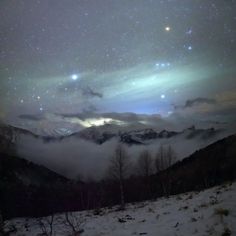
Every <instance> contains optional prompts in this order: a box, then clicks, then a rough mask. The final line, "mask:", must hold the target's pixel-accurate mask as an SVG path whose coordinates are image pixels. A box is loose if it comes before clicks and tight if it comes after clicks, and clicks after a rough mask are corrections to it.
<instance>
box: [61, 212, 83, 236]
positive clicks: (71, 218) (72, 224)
mask: <svg viewBox="0 0 236 236" xmlns="http://www.w3.org/2000/svg"><path fill="white" fill-rule="evenodd" d="M63 223H64V225H65V226H66V227H67V228H69V229H70V230H71V235H72V236H80V235H81V233H83V232H84V230H83V229H82V228H81V227H82V225H84V224H85V221H84V219H82V218H81V217H80V216H78V215H76V214H74V213H72V212H69V213H68V212H66V213H65V220H64V221H63Z"/></svg>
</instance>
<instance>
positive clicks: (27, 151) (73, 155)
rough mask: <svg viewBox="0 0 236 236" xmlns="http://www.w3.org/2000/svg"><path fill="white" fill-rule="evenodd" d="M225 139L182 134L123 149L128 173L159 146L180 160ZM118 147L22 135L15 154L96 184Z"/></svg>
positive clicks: (66, 174)
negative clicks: (168, 147) (143, 154)
mask: <svg viewBox="0 0 236 236" xmlns="http://www.w3.org/2000/svg"><path fill="white" fill-rule="evenodd" d="M224 136H226V133H220V134H219V135H218V136H215V137H214V138H212V139H207V140H206V139H204V140H203V139H201V138H199V137H195V138H193V139H186V134H184V133H183V134H181V135H178V136H175V137H172V138H169V139H167V138H162V139H156V140H153V141H152V143H150V144H147V145H131V146H128V145H126V144H124V145H125V147H126V150H127V152H128V154H129V156H130V159H131V163H133V165H132V167H131V168H130V169H131V171H133V172H135V168H133V167H134V166H135V160H136V159H137V157H138V155H139V154H140V152H141V151H142V150H144V149H148V150H149V151H150V152H151V153H152V157H153V159H154V157H155V155H156V153H157V151H158V148H159V146H160V145H161V144H162V145H171V146H172V147H173V149H174V150H175V152H176V154H177V160H181V159H183V158H184V157H187V156H189V155H190V154H191V153H193V152H194V151H196V150H198V149H200V148H203V147H205V146H207V145H208V144H210V143H212V142H214V141H216V140H218V139H219V138H222V137H224ZM117 144H118V138H113V139H111V140H109V141H107V142H105V143H103V144H101V145H99V144H95V143H93V142H91V141H86V140H83V139H81V138H76V137H68V138H66V139H63V140H61V141H54V142H49V143H46V142H44V141H43V140H42V139H37V138H34V137H31V136H28V135H21V137H20V138H19V141H18V148H17V150H18V154H19V155H20V156H21V157H23V158H26V159H28V160H30V161H32V162H34V163H37V164H40V165H43V166H46V167H48V168H49V169H51V170H54V171H55V172H57V173H60V174H62V175H64V176H66V177H69V178H73V179H81V180H84V181H86V180H91V179H92V180H99V179H101V178H103V177H104V176H105V174H106V170H107V167H108V163H109V158H110V157H111V156H112V155H113V152H114V149H115V147H116V145H117Z"/></svg>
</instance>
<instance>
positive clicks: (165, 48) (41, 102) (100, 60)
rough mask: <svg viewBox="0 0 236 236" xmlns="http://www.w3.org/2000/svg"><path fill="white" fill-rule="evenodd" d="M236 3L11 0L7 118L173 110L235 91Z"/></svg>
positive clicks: (5, 11)
mask: <svg viewBox="0 0 236 236" xmlns="http://www.w3.org/2000/svg"><path fill="white" fill-rule="evenodd" d="M235 12H236V1H234V0H225V1H222V0H214V1H213V0H209V1H197V0H183V1H177V0H166V1H162V0H157V1H153V0H147V1H146V0H145V1H142V0H138V1H125V0H121V1H115V0H114V1H113V0H111V1H103V0H98V1H97V0H91V1H74V0H69V1H68V0H67V1H66V0H62V1H57V0H51V1H43V0H37V1H31V0H19V1H2V2H1V3H0V15H1V22H0V29H1V30H0V73H1V74H0V76H1V80H0V100H1V101H0V107H1V112H0V118H1V119H6V120H8V119H11V120H14V118H15V117H17V116H19V115H20V114H27V113H28V114H35V113H64V114H65V113H70V114H72V113H75V114H76V113H81V112H88V111H90V112H100V113H103V112H134V113H145V114H153V113H158V114H160V115H162V116H171V115H173V113H175V112H176V110H175V108H174V107H175V106H180V105H181V104H184V103H185V101H187V100H188V99H195V98H198V97H204V98H205V97H206V98H213V99H218V98H219V97H220V98H222V97H224V96H226V97H227V96H228V94H231V96H232V94H235V92H236V77H235V76H236V68H235V61H236V42H235V38H236V27H235V25H236V13H235ZM233 97H234V96H233ZM219 100H220V102H219V104H218V107H219V106H221V107H222V109H223V108H225V107H226V106H227V109H228V106H229V105H230V104H229V103H228V100H227V99H225V100H224V102H222V99H219ZM225 101H227V104H225V103H226V102H225ZM234 105H235V101H234V100H233V102H232V103H231V106H233V107H234ZM217 109H218V108H217ZM218 110H219V114H220V115H222V114H223V113H222V110H221V109H218Z"/></svg>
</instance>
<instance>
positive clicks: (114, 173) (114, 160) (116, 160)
mask: <svg viewBox="0 0 236 236" xmlns="http://www.w3.org/2000/svg"><path fill="white" fill-rule="evenodd" d="M129 165H130V162H129V156H128V154H127V152H126V150H125V148H124V146H122V145H121V144H118V146H117V147H116V149H115V152H114V155H113V156H112V157H111V160H110V165H109V173H108V174H109V176H110V177H112V178H113V179H115V180H116V181H118V182H119V186H120V201H121V204H120V208H121V209H124V208H125V197H124V180H125V178H126V177H127V175H128V169H129Z"/></svg>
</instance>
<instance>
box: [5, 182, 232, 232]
mask: <svg viewBox="0 0 236 236" xmlns="http://www.w3.org/2000/svg"><path fill="white" fill-rule="evenodd" d="M235 199H236V183H233V184H225V185H221V186H217V187H214V188H211V189H208V190H205V191H202V192H189V193H185V194H180V195H176V196H172V197H169V198H160V199H157V200H155V201H145V202H139V203H135V204H128V205H127V207H126V210H125V211H117V210H116V209H117V207H116V206H115V207H112V208H103V209H100V211H82V212H74V213H71V214H72V216H73V217H72V218H73V219H74V220H75V221H76V222H78V223H79V227H76V229H77V230H80V231H81V232H83V233H82V234H78V235H83V236H97V235H104V236H111V235H112V236H121V235H122V236H126V235H127V236H128V235H149V236H156V235H160V236H171V235H176V236H189V235H196V236H203V235H214V236H222V235H225V236H226V235H235V234H236V225H235V222H236V205H235ZM69 215H70V214H69ZM70 216H71V215H70ZM50 219H51V218H50V217H48V218H43V219H37V218H31V219H25V218H18V219H14V220H11V221H8V222H6V227H5V228H6V229H8V228H11V229H14V230H15V232H14V233H12V234H11V235H25V236H36V235H39V233H42V230H41V227H40V223H39V222H41V226H42V222H43V225H44V226H46V229H47V231H48V232H49V224H48V222H50ZM64 221H65V215H64V214H58V215H55V217H54V221H53V224H52V225H53V227H52V230H53V233H54V234H55V235H58V236H63V235H70V234H71V232H72V229H71V227H69V226H68V225H67V226H66V224H65V223H63V222H64Z"/></svg>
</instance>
